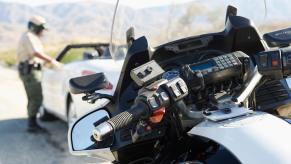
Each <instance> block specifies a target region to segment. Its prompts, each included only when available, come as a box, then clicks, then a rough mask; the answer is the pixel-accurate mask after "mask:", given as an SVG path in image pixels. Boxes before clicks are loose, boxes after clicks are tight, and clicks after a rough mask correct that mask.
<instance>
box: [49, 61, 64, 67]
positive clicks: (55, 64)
mask: <svg viewBox="0 0 291 164" xmlns="http://www.w3.org/2000/svg"><path fill="white" fill-rule="evenodd" d="M51 65H52V67H53V69H60V68H62V67H63V64H62V63H60V62H58V61H56V60H53V61H52V62H51Z"/></svg>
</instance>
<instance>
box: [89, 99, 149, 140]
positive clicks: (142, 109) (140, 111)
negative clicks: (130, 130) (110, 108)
mask: <svg viewBox="0 0 291 164" xmlns="http://www.w3.org/2000/svg"><path fill="white" fill-rule="evenodd" d="M148 113H149V110H148V108H147V106H146V105H145V104H144V103H141V102H139V103H136V104H135V105H133V106H132V107H131V108H130V109H129V110H127V111H124V112H122V113H119V114H118V115H116V116H114V117H112V118H111V119H109V120H107V121H105V122H103V123H101V124H99V125H98V126H96V127H95V129H94V130H93V138H94V139H95V140H96V141H103V140H104V139H105V138H106V137H107V136H110V135H112V134H113V133H114V132H115V131H118V130H120V129H122V128H124V127H126V126H128V125H129V124H131V123H132V122H134V121H137V120H138V119H139V118H141V116H143V115H147V114H148Z"/></svg>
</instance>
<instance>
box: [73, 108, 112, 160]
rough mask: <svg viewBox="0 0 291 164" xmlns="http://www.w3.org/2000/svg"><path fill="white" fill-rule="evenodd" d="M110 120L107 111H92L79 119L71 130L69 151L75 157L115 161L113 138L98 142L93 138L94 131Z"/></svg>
mask: <svg viewBox="0 0 291 164" xmlns="http://www.w3.org/2000/svg"><path fill="white" fill-rule="evenodd" d="M109 118H110V116H109V113H108V112H107V111H106V110H103V109H99V110H95V111H92V112H90V113H88V114H86V115H84V116H83V117H81V118H80V119H78V120H77V121H76V122H75V123H74V124H73V125H72V126H71V127H70V129H69V132H68V143H69V150H70V152H71V154H73V155H85V156H95V157H99V158H102V159H105V160H110V161H112V160H114V157H113V155H112V153H111V151H110V148H109V147H110V146H111V145H112V143H113V136H112V137H108V138H107V139H106V140H104V141H101V142H99V141H98V142H97V141H95V140H94V139H93V137H92V132H93V129H94V128H95V127H96V126H97V125H99V124H100V123H102V122H104V121H106V120H108V119H109Z"/></svg>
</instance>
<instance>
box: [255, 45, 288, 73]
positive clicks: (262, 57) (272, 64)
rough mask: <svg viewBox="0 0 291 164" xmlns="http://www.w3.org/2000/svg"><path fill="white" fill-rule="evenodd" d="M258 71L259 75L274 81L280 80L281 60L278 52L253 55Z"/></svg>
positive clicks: (272, 51) (271, 51)
mask: <svg viewBox="0 0 291 164" xmlns="http://www.w3.org/2000/svg"><path fill="white" fill-rule="evenodd" d="M255 60H256V63H257V66H258V70H259V72H260V73H261V74H263V75H265V76H269V77H271V78H274V79H281V78H282V77H283V74H282V60H281V51H280V50H270V51H264V52H261V53H258V54H257V55H255Z"/></svg>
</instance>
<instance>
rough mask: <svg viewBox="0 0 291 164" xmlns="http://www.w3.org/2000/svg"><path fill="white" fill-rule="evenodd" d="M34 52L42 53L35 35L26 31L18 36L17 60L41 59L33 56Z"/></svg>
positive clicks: (41, 46) (31, 60) (34, 60)
mask: <svg viewBox="0 0 291 164" xmlns="http://www.w3.org/2000/svg"><path fill="white" fill-rule="evenodd" d="M35 52H38V53H41V54H43V53H44V50H43V45H42V43H41V41H40V39H39V37H38V36H37V35H35V34H34V33H32V32H30V31H28V32H25V33H24V34H23V35H22V37H21V38H20V41H19V44H18V49H17V62H18V63H19V62H24V61H27V60H28V61H30V62H40V61H41V60H39V59H37V58H36V57H34V56H33V54H34V53H35Z"/></svg>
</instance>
